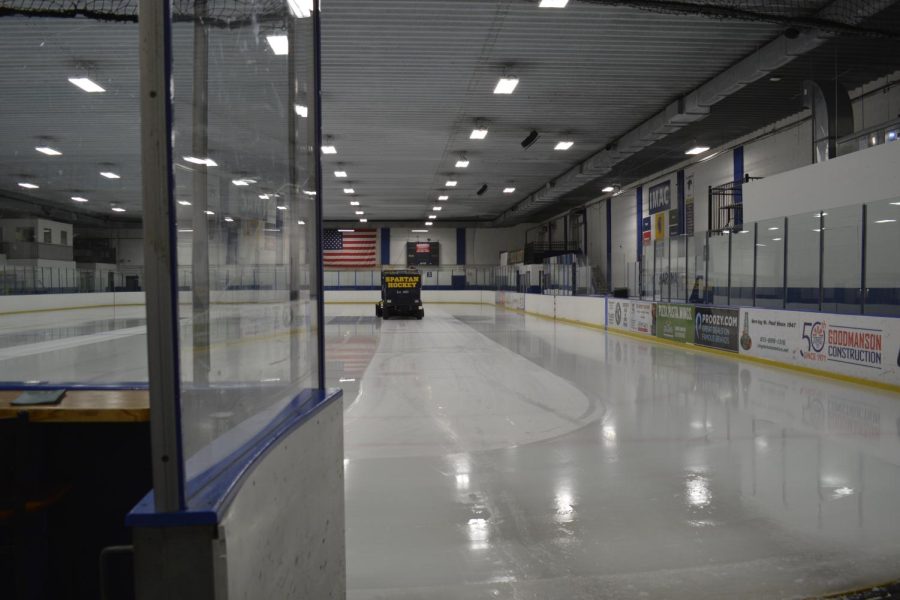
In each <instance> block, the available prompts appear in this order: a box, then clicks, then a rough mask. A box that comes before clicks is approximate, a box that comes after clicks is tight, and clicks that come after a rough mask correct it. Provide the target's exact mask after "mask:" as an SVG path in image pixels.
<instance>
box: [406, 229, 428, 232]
mask: <svg viewBox="0 0 900 600" xmlns="http://www.w3.org/2000/svg"><path fill="white" fill-rule="evenodd" d="M410 231H412V232H413V233H428V230H427V229H410Z"/></svg>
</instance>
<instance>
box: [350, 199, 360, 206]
mask: <svg viewBox="0 0 900 600" xmlns="http://www.w3.org/2000/svg"><path fill="white" fill-rule="evenodd" d="M350 206H359V200H353V201H352V202H350Z"/></svg>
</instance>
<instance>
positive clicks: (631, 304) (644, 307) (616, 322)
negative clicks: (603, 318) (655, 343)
mask: <svg viewBox="0 0 900 600" xmlns="http://www.w3.org/2000/svg"><path fill="white" fill-rule="evenodd" d="M653 309H654V305H653V303H652V302H644V301H641V300H620V299H618V298H609V299H608V300H607V311H608V312H607V319H608V325H609V327H610V328H611V329H620V330H623V331H631V332H632V333H643V334H645V335H653V317H654V310H653Z"/></svg>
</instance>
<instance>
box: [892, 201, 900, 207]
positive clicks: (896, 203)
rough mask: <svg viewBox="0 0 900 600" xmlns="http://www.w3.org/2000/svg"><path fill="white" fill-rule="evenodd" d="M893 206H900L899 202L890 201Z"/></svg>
mask: <svg viewBox="0 0 900 600" xmlns="http://www.w3.org/2000/svg"><path fill="white" fill-rule="evenodd" d="M891 204H893V205H894V206H900V202H891Z"/></svg>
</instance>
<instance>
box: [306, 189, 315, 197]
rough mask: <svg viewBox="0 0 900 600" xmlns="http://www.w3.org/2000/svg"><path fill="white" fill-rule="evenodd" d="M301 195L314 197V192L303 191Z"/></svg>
mask: <svg viewBox="0 0 900 600" xmlns="http://www.w3.org/2000/svg"><path fill="white" fill-rule="evenodd" d="M303 193H304V194H306V195H307V196H315V195H316V192H314V191H312V190H303Z"/></svg>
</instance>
